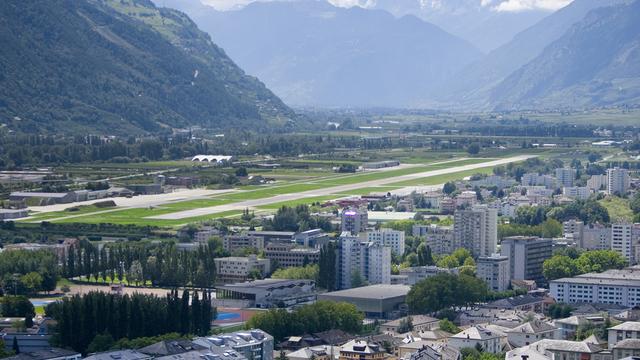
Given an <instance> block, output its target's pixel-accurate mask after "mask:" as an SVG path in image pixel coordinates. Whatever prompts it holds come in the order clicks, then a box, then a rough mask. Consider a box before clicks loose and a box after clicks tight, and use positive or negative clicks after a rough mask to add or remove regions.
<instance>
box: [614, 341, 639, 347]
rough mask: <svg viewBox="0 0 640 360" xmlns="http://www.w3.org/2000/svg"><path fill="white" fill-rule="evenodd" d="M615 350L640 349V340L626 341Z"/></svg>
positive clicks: (620, 342)
mask: <svg viewBox="0 0 640 360" xmlns="http://www.w3.org/2000/svg"><path fill="white" fill-rule="evenodd" d="M613 348H614V349H640V339H624V340H622V341H619V342H618V343H617V344H615V345H614V346H613Z"/></svg>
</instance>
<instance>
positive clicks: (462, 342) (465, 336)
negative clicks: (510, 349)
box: [448, 325, 503, 354]
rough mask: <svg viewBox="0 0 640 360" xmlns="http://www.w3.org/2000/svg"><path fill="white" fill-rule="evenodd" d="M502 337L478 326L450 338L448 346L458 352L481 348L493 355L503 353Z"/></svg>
mask: <svg viewBox="0 0 640 360" xmlns="http://www.w3.org/2000/svg"><path fill="white" fill-rule="evenodd" d="M502 337H503V336H502V335H500V334H498V333H496V332H495V331H491V330H489V329H487V328H485V327H483V326H480V325H477V326H473V327H470V328H468V329H466V330H464V331H461V332H459V333H457V334H455V335H452V336H450V337H449V341H448V344H449V346H451V347H454V348H456V349H458V350H460V349H464V348H472V349H473V348H475V347H476V346H481V347H482V350H483V351H485V352H488V353H492V354H498V353H501V352H502V344H501V342H502Z"/></svg>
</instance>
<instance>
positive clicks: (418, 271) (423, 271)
mask: <svg viewBox="0 0 640 360" xmlns="http://www.w3.org/2000/svg"><path fill="white" fill-rule="evenodd" d="M441 273H447V274H458V269H449V268H441V267H437V266H412V267H408V268H402V269H400V275H401V276H403V277H405V278H406V281H405V283H404V285H415V284H416V283H417V282H420V281H422V280H424V279H427V278H430V277H432V276H436V275H438V274H441Z"/></svg>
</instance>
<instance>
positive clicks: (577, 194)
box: [562, 186, 591, 200]
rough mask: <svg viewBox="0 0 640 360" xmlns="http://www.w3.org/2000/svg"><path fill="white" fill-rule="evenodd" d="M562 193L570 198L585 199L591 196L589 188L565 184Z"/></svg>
mask: <svg viewBox="0 0 640 360" xmlns="http://www.w3.org/2000/svg"><path fill="white" fill-rule="evenodd" d="M562 195H564V196H566V197H568V198H571V199H580V200H586V199H588V198H589V196H591V190H590V189H589V188H588V187H583V186H569V187H567V186H565V187H563V188H562Z"/></svg>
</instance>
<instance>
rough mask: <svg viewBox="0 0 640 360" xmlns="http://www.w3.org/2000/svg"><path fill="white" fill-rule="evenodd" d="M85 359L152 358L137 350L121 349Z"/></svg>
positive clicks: (126, 359)
mask: <svg viewBox="0 0 640 360" xmlns="http://www.w3.org/2000/svg"><path fill="white" fill-rule="evenodd" d="M85 359H88V360H151V359H153V356H151V355H147V354H144V353H141V352H140V351H137V350H131V349H123V350H113V351H106V352H101V353H96V354H91V355H89V356H87V357H85Z"/></svg>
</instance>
